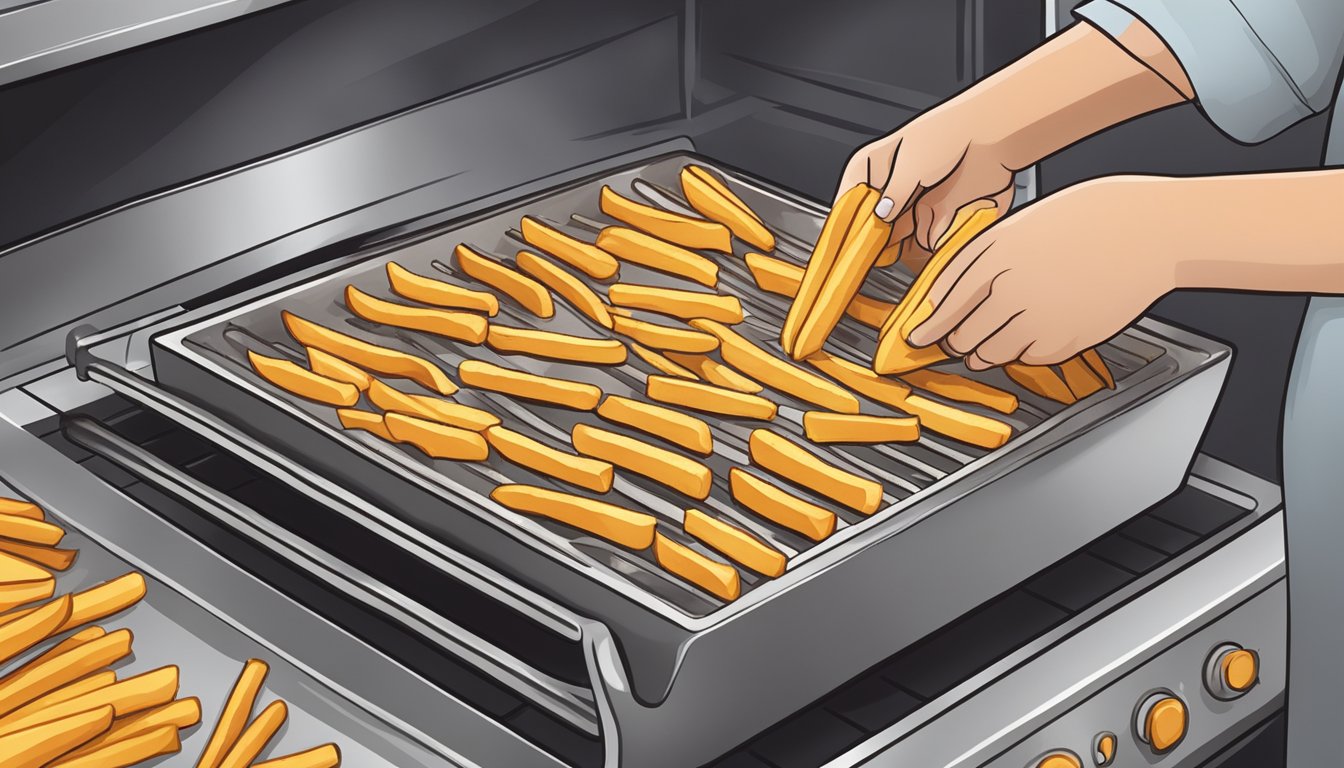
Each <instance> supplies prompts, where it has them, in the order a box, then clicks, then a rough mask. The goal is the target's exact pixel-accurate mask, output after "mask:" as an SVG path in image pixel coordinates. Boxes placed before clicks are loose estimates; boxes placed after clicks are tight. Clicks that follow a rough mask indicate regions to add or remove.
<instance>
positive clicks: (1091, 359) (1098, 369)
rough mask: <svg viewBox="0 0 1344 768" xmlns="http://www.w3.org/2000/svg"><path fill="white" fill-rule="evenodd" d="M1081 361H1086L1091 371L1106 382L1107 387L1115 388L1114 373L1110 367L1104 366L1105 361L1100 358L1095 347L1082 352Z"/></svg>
mask: <svg viewBox="0 0 1344 768" xmlns="http://www.w3.org/2000/svg"><path fill="white" fill-rule="evenodd" d="M1082 357H1083V362H1085V363H1087V365H1088V367H1089V368H1091V369H1092V372H1093V373H1095V374H1097V376H1099V377H1100V378H1101V380H1102V382H1103V383H1105V384H1106V388H1107V389H1115V375H1114V374H1112V373H1111V369H1110V368H1108V367H1106V361H1105V360H1102V359H1101V353H1100V352H1098V351H1097V350H1096V348H1095V347H1093V348H1092V349H1089V350H1087V351H1086V352H1084V353H1083V355H1082Z"/></svg>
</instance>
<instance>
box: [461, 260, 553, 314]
mask: <svg viewBox="0 0 1344 768" xmlns="http://www.w3.org/2000/svg"><path fill="white" fill-rule="evenodd" d="M453 256H455V257H456V258H457V266H458V267H459V268H460V269H461V270H462V271H463V272H465V273H466V274H467V276H469V277H471V278H474V279H476V280H478V281H480V282H482V283H485V284H486V285H488V286H490V287H491V288H494V289H495V290H497V291H500V292H502V293H504V294H506V295H507V296H508V297H509V298H511V299H513V300H514V301H516V302H518V304H519V305H521V306H522V307H523V308H524V309H526V310H527V311H529V312H531V313H532V314H534V315H536V316H537V317H542V318H546V317H551V316H552V315H554V314H555V302H553V301H551V293H550V291H547V290H546V286H544V285H542V284H541V283H538V282H537V281H536V280H533V279H532V278H530V277H528V276H527V275H524V274H522V273H520V272H517V271H515V270H513V269H510V268H508V267H506V266H504V265H503V264H500V263H499V262H497V261H495V260H494V259H491V258H488V257H486V256H483V255H481V254H479V253H477V252H475V251H473V250H471V249H470V248H468V247H467V246H465V245H458V246H457V248H455V249H453Z"/></svg>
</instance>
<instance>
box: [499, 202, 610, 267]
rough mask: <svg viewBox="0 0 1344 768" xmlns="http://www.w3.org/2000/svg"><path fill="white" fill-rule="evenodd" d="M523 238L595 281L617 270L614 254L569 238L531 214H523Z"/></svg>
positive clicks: (529, 243)
mask: <svg viewBox="0 0 1344 768" xmlns="http://www.w3.org/2000/svg"><path fill="white" fill-rule="evenodd" d="M520 228H521V229H522V233H523V240H525V241H527V244H528V245H531V246H532V247H534V248H539V249H541V250H543V251H545V252H547V253H549V254H551V255H552V256H554V257H556V258H557V259H559V260H561V261H563V262H565V263H566V264H568V265H569V266H571V267H573V268H575V269H577V270H579V271H580V272H582V273H584V274H585V275H587V276H589V277H591V278H593V279H594V280H606V279H607V278H609V277H611V276H613V275H615V274H616V272H617V271H618V270H620V268H621V266H620V264H617V263H616V259H615V257H613V256H612V255H611V254H610V253H607V252H606V251H604V250H602V249H601V248H599V247H598V246H596V245H593V244H592V243H585V242H583V241H582V240H579V239H578V238H574V237H570V236H569V235H567V234H565V233H564V232H561V231H560V230H558V229H556V228H554V227H550V226H547V225H545V224H543V223H541V222H540V221H538V220H536V219H534V218H532V217H531V216H524V217H523V223H522V226H521V227H520Z"/></svg>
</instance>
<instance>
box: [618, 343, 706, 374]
mask: <svg viewBox="0 0 1344 768" xmlns="http://www.w3.org/2000/svg"><path fill="white" fill-rule="evenodd" d="M630 349H632V350H634V352H635V355H637V356H638V357H639V359H640V360H643V361H644V362H646V363H648V364H649V365H651V366H653V367H654V368H656V369H657V370H658V371H659V372H660V373H665V374H667V375H668V376H676V377H678V378H682V379H691V380H695V378H696V375H695V374H694V373H692V372H690V371H688V370H686V369H685V368H683V367H682V366H680V365H678V364H677V363H674V362H672V360H671V359H670V358H668V357H666V356H664V355H663V354H661V353H658V352H654V351H653V350H652V349H649V348H648V347H645V346H643V345H642V344H637V343H634V342H631V344H630Z"/></svg>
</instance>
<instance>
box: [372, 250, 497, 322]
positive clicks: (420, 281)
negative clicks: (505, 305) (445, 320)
mask: <svg viewBox="0 0 1344 768" xmlns="http://www.w3.org/2000/svg"><path fill="white" fill-rule="evenodd" d="M387 283H388V285H390V286H392V291H393V292H394V293H396V294H397V295H398V296H401V297H403V298H407V299H410V300H411V301H418V302H420V303H421V304H433V305H434V306H436V307H444V308H445V309H469V310H471V311H473V312H484V313H486V314H487V315H489V316H491V317H494V316H495V315H496V314H498V313H499V299H497V298H495V295H494V294H493V293H489V292H487V291H474V290H472V289H470V288H463V287H461V286H457V285H453V284H452V283H445V282H444V281H442V280H435V279H434V278H432V277H424V276H422V275H417V274H415V273H414V272H411V271H410V270H408V269H406V268H405V267H403V266H401V265H400V264H398V263H396V262H395V261H389V262H388V263H387Z"/></svg>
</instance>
